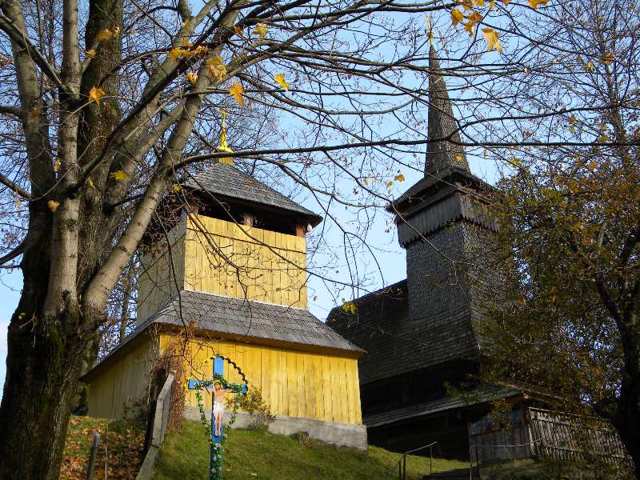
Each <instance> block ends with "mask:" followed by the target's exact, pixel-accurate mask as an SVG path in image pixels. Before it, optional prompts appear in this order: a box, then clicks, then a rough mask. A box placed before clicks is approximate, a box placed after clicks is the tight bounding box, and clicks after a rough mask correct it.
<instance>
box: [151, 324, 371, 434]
mask: <svg viewBox="0 0 640 480" xmlns="http://www.w3.org/2000/svg"><path fill="white" fill-rule="evenodd" d="M174 341H180V340H179V339H176V337H173V336H171V335H169V334H163V335H161V340H160V345H161V347H160V348H161V350H162V349H164V348H167V346H168V345H169V344H170V343H171V342H174ZM186 352H187V353H186V358H185V369H186V372H187V373H186V375H187V376H190V377H194V378H198V379H207V378H210V377H211V357H212V356H213V355H214V354H215V353H218V354H221V355H225V356H228V357H230V358H232V359H233V360H234V361H235V362H236V363H237V364H238V365H239V366H240V367H241V368H242V370H243V371H244V373H245V375H246V377H247V380H248V381H249V384H250V387H253V388H259V389H260V391H261V392H262V395H263V397H264V399H265V401H266V402H267V404H268V405H269V407H270V409H271V411H272V413H273V414H274V415H276V416H277V415H286V416H291V417H304V418H312V419H316V420H323V421H329V422H338V423H348V424H356V425H360V424H361V423H362V415H361V411H360V393H359V385H358V363H357V360H356V359H352V358H345V357H339V356H332V355H327V354H317V353H308V352H300V351H292V350H285V349H279V348H273V347H267V346H260V345H248V344H243V343H236V342H230V341H224V342H223V341H214V340H193V341H191V342H190V344H189V347H188V348H187V349H186ZM227 372H228V375H229V380H230V381H232V382H239V381H240V378H239V376H238V375H237V374H236V372H235V371H233V370H232V369H230V368H227ZM183 388H184V386H183ZM209 397H210V395H205V404H206V406H207V408H209V407H210V405H211V403H210V402H211V400H210V398H209ZM186 404H187V405H188V406H191V407H196V406H197V403H196V398H195V394H194V393H193V392H191V391H187V392H186Z"/></svg>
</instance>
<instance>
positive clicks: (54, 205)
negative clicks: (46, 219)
mask: <svg viewBox="0 0 640 480" xmlns="http://www.w3.org/2000/svg"><path fill="white" fill-rule="evenodd" d="M59 206H60V202H56V201H55V200H49V201H48V202H47V207H49V210H51V211H52V212H55V211H56V210H57V209H58V207H59Z"/></svg>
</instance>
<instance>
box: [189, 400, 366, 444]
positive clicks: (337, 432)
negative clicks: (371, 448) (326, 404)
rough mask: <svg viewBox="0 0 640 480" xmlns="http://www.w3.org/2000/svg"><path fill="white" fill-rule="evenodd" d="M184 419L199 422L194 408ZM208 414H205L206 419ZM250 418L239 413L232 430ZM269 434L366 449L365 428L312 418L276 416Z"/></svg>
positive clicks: (248, 423)
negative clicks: (297, 435) (300, 435)
mask: <svg viewBox="0 0 640 480" xmlns="http://www.w3.org/2000/svg"><path fill="white" fill-rule="evenodd" d="M184 416H185V418H187V419H189V420H196V421H199V420H200V411H199V410H198V409H197V408H196V407H189V406H186V407H185V411H184ZM208 416H209V412H207V417H208ZM229 417H230V415H229V412H226V413H225V418H224V421H225V423H226V422H227V421H228V419H229ZM251 421H252V417H251V415H249V414H246V413H242V412H239V413H238V414H237V416H236V421H235V423H234V424H233V427H232V428H247V427H248V426H249V425H251ZM269 432H271V433H275V434H278V435H293V434H294V433H300V432H306V433H308V434H309V436H310V437H311V438H315V439H316V440H320V441H322V442H325V443H330V444H332V445H336V446H339V447H351V448H357V449H359V450H366V449H367V428H366V427H365V426H364V425H351V424H347V423H334V422H323V421H320V420H314V419H312V418H301V417H287V416H277V417H276V419H275V420H274V421H273V422H272V423H271V424H270V425H269Z"/></svg>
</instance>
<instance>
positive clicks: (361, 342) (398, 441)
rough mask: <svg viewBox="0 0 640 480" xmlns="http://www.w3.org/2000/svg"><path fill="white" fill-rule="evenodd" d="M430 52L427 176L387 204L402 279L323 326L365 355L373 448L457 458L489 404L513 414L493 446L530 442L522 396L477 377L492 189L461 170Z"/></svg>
mask: <svg viewBox="0 0 640 480" xmlns="http://www.w3.org/2000/svg"><path fill="white" fill-rule="evenodd" d="M429 56H430V67H431V70H432V72H436V73H434V74H431V76H430V79H429V100H430V101H429V114H428V137H429V140H430V142H429V143H428V147H427V154H426V163H425V170H424V178H422V179H421V180H419V181H418V182H417V183H416V184H415V185H413V186H412V187H411V188H409V190H408V191H407V192H405V193H404V194H403V195H402V196H400V198H398V199H397V200H395V201H394V202H392V204H391V205H390V206H389V207H388V211H389V212H390V213H392V214H393V215H394V216H395V223H396V226H397V229H398V240H399V243H400V245H401V246H402V247H403V248H404V249H405V250H406V268H407V278H406V280H403V281H401V282H398V283H396V284H394V285H391V286H388V287H386V288H384V289H382V290H379V291H377V292H373V293H371V294H368V295H366V296H364V297H361V298H359V299H356V300H355V304H356V306H357V313H356V314H349V313H347V312H345V311H343V309H341V308H336V309H334V310H333V311H332V312H331V314H330V315H329V320H328V324H329V325H330V326H331V327H332V328H333V329H335V330H336V331H337V332H339V333H340V334H342V335H343V336H344V337H346V338H348V339H349V340H351V341H352V342H353V343H355V344H356V345H358V346H359V347H361V348H363V349H364V350H366V352H367V353H366V354H365V355H364V356H363V357H362V359H361V360H360V388H361V396H362V407H363V415H364V421H365V424H366V426H367V429H368V435H369V442H370V443H373V444H377V445H380V446H384V447H386V448H390V449H394V450H398V451H405V450H408V449H411V448H415V447H416V446H420V445H423V444H427V443H430V442H433V441H437V442H438V447H437V448H438V449H439V453H440V454H441V455H444V456H449V457H458V458H466V457H468V456H469V453H470V447H471V445H470V441H471V442H472V441H473V439H472V437H473V435H474V432H480V433H482V434H485V433H487V430H486V428H485V427H486V426H487V425H488V424H489V423H490V419H489V417H487V416H486V415H487V412H488V411H489V409H490V402H492V401H494V400H499V399H502V400H506V401H507V402H509V403H510V404H511V405H512V406H513V411H512V415H513V421H514V426H513V427H514V428H513V429H512V431H511V433H509V435H508V438H505V436H504V435H495V436H494V437H493V440H491V441H493V443H510V444H518V443H520V444H525V443H526V442H528V440H529V438H528V437H527V434H526V429H525V428H524V427H523V422H522V420H523V418H522V416H523V412H524V410H523V409H522V408H521V407H522V405H524V403H523V402H524V401H525V399H526V397H527V394H526V393H524V392H523V391H521V390H519V389H517V388H511V387H505V386H495V385H481V384H479V383H477V382H476V381H474V377H476V378H477V374H478V372H479V368H480V365H481V359H482V353H483V338H482V335H481V329H480V326H481V324H482V321H483V317H484V315H485V307H486V306H487V304H488V303H489V302H490V301H495V300H496V299H498V298H499V294H500V283H501V280H500V275H499V271H500V269H499V268H497V262H496V260H497V256H496V254H495V253H494V244H493V240H492V238H493V237H494V235H495V232H496V223H495V220H494V218H492V215H491V209H490V199H489V194H490V193H491V192H492V187H491V186H490V185H488V184H486V183H485V182H483V181H482V180H481V179H479V178H478V177H476V176H475V175H473V174H472V173H471V171H470V169H469V165H468V163H467V159H466V156H465V152H464V149H463V148H462V146H461V145H460V144H461V138H460V135H459V134H458V133H457V124H456V120H455V118H454V115H453V110H452V106H451V103H450V100H449V96H448V92H447V88H446V85H445V82H444V79H443V78H442V75H441V74H440V73H438V72H440V71H441V70H440V66H439V62H438V58H437V56H436V53H435V51H434V49H433V47H431V51H430V55H429ZM470 439H471V440H470ZM496 439H500V441H498V442H496V441H495V440H496ZM513 453H514V452H506V454H508V455H511V454H513ZM517 453H518V455H519V456H528V452H526V451H525V452H517Z"/></svg>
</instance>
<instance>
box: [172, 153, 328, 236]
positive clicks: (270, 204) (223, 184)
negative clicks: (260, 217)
mask: <svg viewBox="0 0 640 480" xmlns="http://www.w3.org/2000/svg"><path fill="white" fill-rule="evenodd" d="M182 184H183V185H185V186H186V187H189V188H191V189H193V190H198V191H205V192H209V193H212V194H214V195H216V196H219V197H223V198H226V199H235V200H239V201H241V202H244V203H248V204H253V205H257V206H263V207H267V208H271V209H277V210H279V211H284V212H289V213H290V214H292V215H296V216H299V217H301V218H302V219H303V220H304V221H305V222H308V223H310V224H311V226H314V227H315V226H316V225H317V224H318V223H320V222H321V221H322V217H321V216H320V215H318V214H316V213H314V212H312V211H311V210H309V209H307V208H305V207H303V206H302V205H300V204H299V203H296V202H294V201H293V200H291V199H290V198H288V197H286V196H284V195H283V194H281V193H280V192H278V191H276V190H274V189H273V188H271V187H269V186H267V185H266V184H264V183H263V182H260V181H258V180H256V179H255V178H254V177H252V176H251V175H247V174H246V173H244V172H241V171H240V170H238V169H237V168H236V167H234V166H231V165H224V164H222V163H217V164H213V165H211V166H209V167H208V168H207V170H205V171H203V172H201V173H197V174H195V175H193V176H190V177H188V178H186V179H185V180H184V181H183V182H182Z"/></svg>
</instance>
